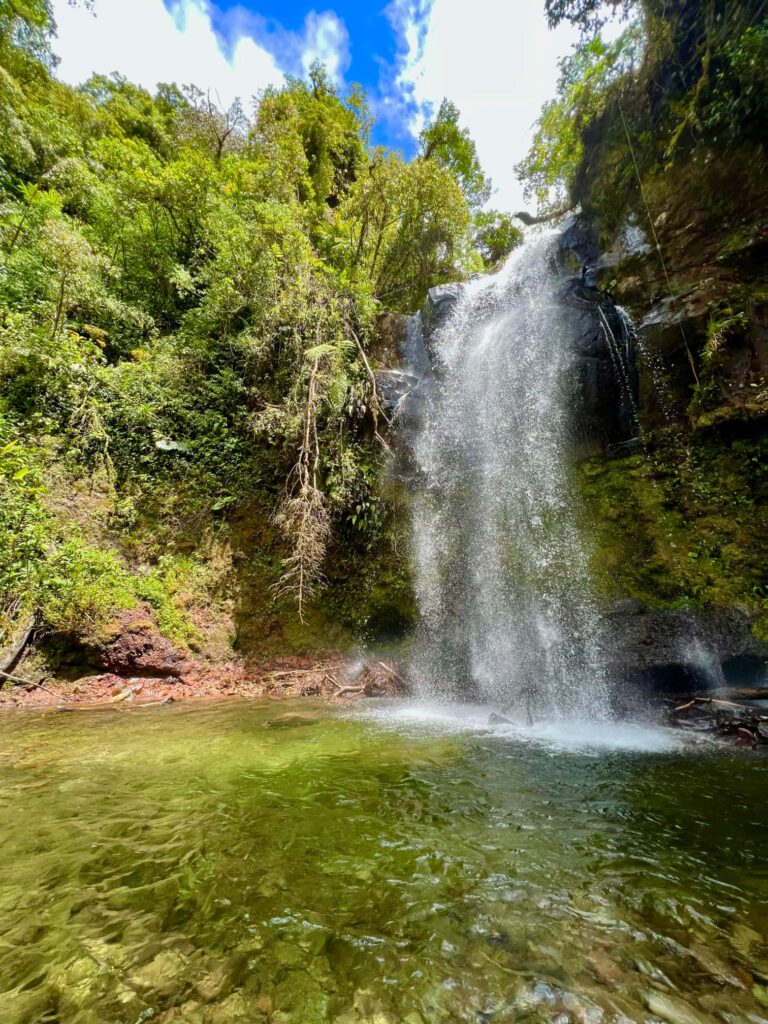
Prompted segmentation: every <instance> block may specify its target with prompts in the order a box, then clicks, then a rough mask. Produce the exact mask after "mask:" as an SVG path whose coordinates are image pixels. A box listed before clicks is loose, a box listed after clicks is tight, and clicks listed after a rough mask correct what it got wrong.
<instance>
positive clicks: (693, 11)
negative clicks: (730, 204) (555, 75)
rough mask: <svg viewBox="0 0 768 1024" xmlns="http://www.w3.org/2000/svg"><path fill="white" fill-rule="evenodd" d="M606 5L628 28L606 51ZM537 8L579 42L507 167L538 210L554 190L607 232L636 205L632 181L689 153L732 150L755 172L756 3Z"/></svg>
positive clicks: (761, 13) (760, 107)
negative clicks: (529, 143)
mask: <svg viewBox="0 0 768 1024" xmlns="http://www.w3.org/2000/svg"><path fill="white" fill-rule="evenodd" d="M611 6H612V7H613V8H617V9H620V10H621V11H623V13H624V14H625V15H630V16H631V17H632V21H631V23H630V27H629V29H628V30H627V31H626V32H625V33H624V35H623V36H622V37H621V38H620V39H619V40H618V41H617V42H616V43H612V44H610V45H608V44H605V43H604V42H602V40H601V39H600V36H599V34H595V32H596V30H598V29H599V28H600V25H601V24H602V22H603V20H604V18H605V15H606V11H608V10H609V9H610V7H611ZM546 8H547V11H548V14H549V18H550V22H551V23H552V24H558V23H559V22H561V21H563V20H569V21H571V22H573V23H574V24H576V25H578V26H580V27H581V28H582V29H583V30H584V36H583V38H582V41H581V43H580V44H579V45H578V46H577V47H576V49H575V51H574V53H573V54H572V56H571V57H570V58H568V59H567V60H565V61H564V62H563V64H562V74H561V78H560V82H559V85H558V95H557V98H556V99H555V100H553V101H551V102H550V103H548V104H547V105H546V106H545V107H544V110H543V112H542V115H541V118H540V120H539V123H538V130H537V133H536V136H535V139H534V144H533V147H532V149H531V152H530V153H529V155H528V157H527V158H526V159H525V160H524V161H523V162H522V163H521V164H520V166H519V168H518V173H519V174H520V176H521V178H522V180H523V181H524V182H525V184H526V187H527V189H528V191H529V193H530V194H532V195H535V196H537V198H539V200H540V201H541V202H542V203H544V205H545V206H546V203H547V200H548V198H549V199H551V197H552V194H553V193H554V196H555V198H556V199H557V200H558V201H562V200H566V203H565V205H575V204H581V205H582V206H583V207H584V209H585V210H586V211H587V212H590V213H595V214H597V213H598V212H599V214H600V216H601V217H602V218H603V220H604V222H605V223H606V224H607V226H609V227H615V226H616V225H617V224H618V223H619V222H620V221H621V219H622V218H623V217H625V216H626V214H627V212H628V211H629V210H630V209H632V208H633V207H634V206H635V205H637V202H638V198H639V195H638V178H639V179H640V180H642V181H643V183H645V182H646V180H648V179H652V178H653V177H654V176H659V175H662V174H664V173H665V172H667V171H668V170H669V169H670V168H671V167H674V166H684V165H685V164H686V163H687V162H688V161H690V160H691V158H692V156H693V155H695V154H696V153H702V154H706V155H707V158H708V159H709V160H710V161H711V160H714V159H717V156H718V154H722V153H724V152H726V151H727V150H728V149H729V148H730V147H732V146H734V145H736V146H738V147H739V148H740V149H741V150H744V151H749V152H750V154H751V159H753V160H758V161H759V162H760V166H761V167H762V168H763V169H764V168H765V145H764V143H765V124H766V118H767V117H768V100H766V97H767V96H768V89H767V86H768V79H767V78H766V75H768V18H767V17H766V10H765V5H764V4H763V3H761V2H760V0H744V2H739V3H733V2H731V0H704V2H699V0H621V2H620V0H615V2H614V3H612V4H609V5H607V6H606V5H604V4H602V3H598V2H597V0H546ZM704 198H705V199H706V197H704ZM555 205H557V204H555Z"/></svg>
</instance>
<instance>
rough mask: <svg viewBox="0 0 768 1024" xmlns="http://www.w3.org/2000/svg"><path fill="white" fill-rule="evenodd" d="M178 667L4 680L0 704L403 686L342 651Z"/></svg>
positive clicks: (106, 702)
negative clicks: (176, 670) (175, 670)
mask: <svg viewBox="0 0 768 1024" xmlns="http://www.w3.org/2000/svg"><path fill="white" fill-rule="evenodd" d="M180 668H181V669H182V672H181V674H179V675H152V674H140V675H132V676H125V675H118V674H116V673H114V672H102V673H98V674H93V675H86V676H82V677H81V678H78V679H75V680H71V681H62V680H57V679H54V680H50V679H45V680H39V681H38V680H32V679H27V680H25V681H19V682H12V681H8V682H6V685H5V686H4V687H3V688H2V689H0V708H44V707H57V708H77V707H83V706H107V707H108V706H118V707H120V706H128V705H144V706H146V705H151V704H165V703H172V702H175V701H180V700H185V701H186V700H212V699H217V698H224V697H268V698H272V699H276V700H278V699H285V698H294V697H325V698H328V699H332V700H351V699H354V698H356V697H361V696H367V697H379V696H394V695H395V694H397V693H400V692H403V691H404V689H405V683H404V680H403V677H402V675H401V674H400V672H399V671H398V667H397V666H396V665H394V664H392V663H391V662H389V661H376V660H370V661H361V660H356V661H353V660H351V659H350V658H349V657H348V656H345V655H342V654H336V655H332V656H329V657H327V658H324V659H323V660H322V661H317V660H313V659H311V658H298V657H294V658H282V659H278V660H276V661H273V662H270V663H264V664H260V665H250V666H245V665H243V664H239V663H237V662H228V663H225V664H222V665H217V666H207V665H205V666H204V665H199V664H195V663H188V664H186V665H182V666H180ZM19 679H21V677H19Z"/></svg>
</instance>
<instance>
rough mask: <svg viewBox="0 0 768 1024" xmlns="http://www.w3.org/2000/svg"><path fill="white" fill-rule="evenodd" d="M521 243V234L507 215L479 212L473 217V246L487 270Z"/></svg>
mask: <svg viewBox="0 0 768 1024" xmlns="http://www.w3.org/2000/svg"><path fill="white" fill-rule="evenodd" d="M522 241H523V232H522V231H521V230H520V228H519V227H518V226H517V225H516V224H515V220H514V218H513V217H512V216H511V215H510V214H508V213H500V212H499V211H498V210H481V211H480V212H479V213H476V214H475V217H474V246H475V248H476V249H477V251H478V252H479V253H480V256H481V257H482V260H483V263H484V265H485V268H486V269H487V270H491V269H493V267H495V266H497V265H498V264H499V263H500V262H501V261H502V260H504V259H506V258H507V256H509V254H510V253H511V252H512V250H513V249H515V248H516V247H517V246H518V245H520V243H521V242H522Z"/></svg>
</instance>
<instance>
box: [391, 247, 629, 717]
mask: <svg viewBox="0 0 768 1024" xmlns="http://www.w3.org/2000/svg"><path fill="white" fill-rule="evenodd" d="M556 255H557V245H556V235H555V233H554V232H552V233H543V234H539V235H536V236H534V237H532V238H529V239H528V241H527V242H526V243H525V244H524V245H523V246H521V247H520V248H519V249H518V250H516V251H515V252H514V253H513V254H512V256H511V257H510V259H509V260H508V261H507V263H506V264H505V265H504V267H503V268H502V269H501V270H500V271H498V272H497V273H496V274H494V275H491V276H489V277H485V278H481V279H477V280H474V281H472V282H470V283H469V284H467V285H465V286H463V288H462V290H461V293H460V295H459V297H458V299H457V301H456V302H455V304H454V306H453V308H452V310H451V312H450V315H449V317H448V319H447V320H446V321H445V322H444V323H443V324H442V325H440V326H439V328H438V329H437V330H436V331H434V332H433V334H432V335H431V336H430V338H429V347H430V354H431V360H432V364H433V368H434V377H435V382H434V386H433V387H431V388H430V390H429V395H428V398H427V400H426V401H425V403H424V406H425V407H424V410H423V413H422V415H421V417H420V422H419V426H418V429H417V430H416V431H415V435H414V437H413V439H412V442H411V449H412V457H413V460H414V462H415V466H416V474H417V484H416V486H415V487H413V488H412V491H413V493H412V498H413V561H414V573H415V590H416V596H417V600H418V604H419V609H420V625H419V628H418V633H417V636H416V639H415V646H414V652H413V657H412V665H411V669H412V677H413V679H414V680H415V683H416V687H417V693H418V696H419V697H420V698H422V699H423V700H425V701H428V702H430V701H431V702H434V701H438V702H444V701H456V700H464V701H467V700H468V701H472V702H477V703H481V704H488V705H489V706H490V707H493V708H494V709H496V710H498V711H502V712H503V714H504V715H508V716H510V717H511V718H513V719H515V720H518V721H520V722H521V723H523V724H527V725H529V726H532V725H533V724H534V723H536V722H539V723H541V722H550V723H551V722H556V721H563V720H570V721H573V720H588V721H593V722H594V721H598V722H599V721H601V720H605V719H606V718H607V717H608V716H609V704H610V699H609V698H610V694H609V687H608V682H607V680H606V677H605V673H604V671H603V667H602V665H601V659H600V656H599V642H598V641H599V616H598V614H597V611H596V608H595V605H594V603H593V600H592V597H591V586H590V577H589V569H588V561H589V558H588V555H589V552H588V549H587V546H586V543H585V539H584V537H583V534H582V529H581V524H580V522H579V508H578V503H577V500H576V498H575V495H574V490H573V486H572V482H571V474H572V469H573V465H574V461H575V457H576V451H575V443H574V436H575V434H574V431H575V425H576V419H577V416H578V393H577V392H578V380H577V374H576V373H575V372H574V364H573V361H574V355H573V350H572V346H571V345H570V344H569V340H568V339H569V322H568V311H567V309H566V308H564V305H563V303H562V301H560V297H561V291H562V288H563V277H564V275H563V271H562V269H561V267H560V266H559V265H558V261H557V259H556ZM439 714H440V713H438V717H439Z"/></svg>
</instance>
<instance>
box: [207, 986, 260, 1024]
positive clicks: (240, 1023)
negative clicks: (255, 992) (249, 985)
mask: <svg viewBox="0 0 768 1024" xmlns="http://www.w3.org/2000/svg"><path fill="white" fill-rule="evenodd" d="M205 1020H206V1024H253V1021H254V1020H258V1017H257V1016H256V1015H255V1013H254V1008H253V1007H252V1006H251V1005H249V1002H248V1000H247V999H246V998H245V996H244V995H243V993H242V992H233V993H232V995H230V996H228V997H227V998H226V999H225V1000H224V1001H223V1002H221V1003H217V1004H216V1006H212V1007H210V1008H209V1009H208V1010H207V1011H206V1015H205Z"/></svg>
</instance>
